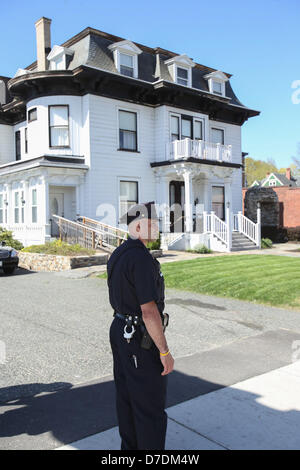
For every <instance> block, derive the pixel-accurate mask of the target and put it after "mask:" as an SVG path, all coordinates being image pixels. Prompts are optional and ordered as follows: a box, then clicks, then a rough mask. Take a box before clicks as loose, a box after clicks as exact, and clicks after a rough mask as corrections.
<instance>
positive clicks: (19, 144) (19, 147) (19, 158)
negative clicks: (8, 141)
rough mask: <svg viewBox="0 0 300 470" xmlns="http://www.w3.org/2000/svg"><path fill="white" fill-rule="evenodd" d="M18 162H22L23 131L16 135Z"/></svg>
mask: <svg viewBox="0 0 300 470" xmlns="http://www.w3.org/2000/svg"><path fill="white" fill-rule="evenodd" d="M15 146H16V160H21V131H17V132H16V133H15Z"/></svg>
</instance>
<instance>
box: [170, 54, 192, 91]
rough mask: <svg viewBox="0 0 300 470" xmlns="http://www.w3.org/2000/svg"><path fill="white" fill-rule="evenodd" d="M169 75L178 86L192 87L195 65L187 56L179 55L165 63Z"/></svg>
mask: <svg viewBox="0 0 300 470" xmlns="http://www.w3.org/2000/svg"><path fill="white" fill-rule="evenodd" d="M165 64H166V65H167V66H168V69H169V73H170V75H171V77H172V79H173V80H174V82H175V83H178V85H184V86H189V87H191V86H192V67H195V65H196V64H195V63H194V62H193V61H192V60H191V59H190V58H189V57H188V56H187V55H186V54H183V55H178V56H175V57H172V58H171V59H168V60H166V61H165Z"/></svg>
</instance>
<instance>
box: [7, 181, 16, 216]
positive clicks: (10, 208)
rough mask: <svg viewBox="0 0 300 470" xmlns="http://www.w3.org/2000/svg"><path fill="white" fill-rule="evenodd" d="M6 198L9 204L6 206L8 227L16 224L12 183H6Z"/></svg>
mask: <svg viewBox="0 0 300 470" xmlns="http://www.w3.org/2000/svg"><path fill="white" fill-rule="evenodd" d="M6 197H7V203H8V204H6V211H7V212H6V216H7V225H11V224H13V223H14V212H13V204H14V201H13V194H12V183H6Z"/></svg>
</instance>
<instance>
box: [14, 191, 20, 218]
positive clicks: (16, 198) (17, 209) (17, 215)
mask: <svg viewBox="0 0 300 470" xmlns="http://www.w3.org/2000/svg"><path fill="white" fill-rule="evenodd" d="M14 203H15V210H14V216H15V217H14V222H15V224H19V223H20V192H19V191H15V193H14Z"/></svg>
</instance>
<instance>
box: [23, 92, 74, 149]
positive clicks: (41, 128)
mask: <svg viewBox="0 0 300 470" xmlns="http://www.w3.org/2000/svg"><path fill="white" fill-rule="evenodd" d="M81 101H82V97H80V96H64V95H62V96H45V97H42V98H36V99H34V100H31V101H29V102H28V103H27V112H28V110H30V109H31V108H37V120H36V121H32V122H30V123H28V126H27V127H28V154H27V155H26V158H34V157H39V156H42V155H80V150H81V149H80V144H79V142H80V140H81V139H80V135H81V130H82V127H83V126H82V106H81ZM56 104H57V105H69V132H70V148H63V149H59V148H51V147H49V118H48V106H49V105H56Z"/></svg>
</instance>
